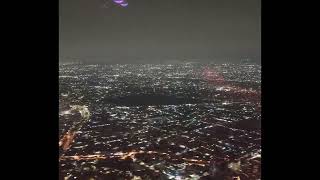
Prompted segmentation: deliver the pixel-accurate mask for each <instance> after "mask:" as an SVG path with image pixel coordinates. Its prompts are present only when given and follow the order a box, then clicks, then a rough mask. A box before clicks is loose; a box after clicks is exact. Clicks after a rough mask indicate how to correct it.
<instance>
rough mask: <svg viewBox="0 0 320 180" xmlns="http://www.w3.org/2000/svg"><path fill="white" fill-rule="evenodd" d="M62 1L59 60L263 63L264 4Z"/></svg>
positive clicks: (256, 0) (233, 0)
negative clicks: (249, 60)
mask: <svg viewBox="0 0 320 180" xmlns="http://www.w3.org/2000/svg"><path fill="white" fill-rule="evenodd" d="M106 2H107V1H106V0H67V1H66V0H59V18H60V20H59V54H60V59H59V61H61V62H63V61H70V59H78V60H82V61H86V62H102V63H115V62H116V63H163V62H167V61H169V62H170V61H173V62H175V61H187V60H190V61H197V62H212V61H217V62H224V61H226V59H228V60H227V61H230V62H239V61H240V59H243V58H250V59H252V60H253V61H255V62H257V63H260V56H261V50H260V49H261V45H260V43H261V38H260V36H261V30H260V18H261V17H260V13H261V9H260V6H261V2H260V0H240V1H239V0H201V1H197V0H127V2H128V6H126V7H121V6H116V5H114V4H107V6H106Z"/></svg>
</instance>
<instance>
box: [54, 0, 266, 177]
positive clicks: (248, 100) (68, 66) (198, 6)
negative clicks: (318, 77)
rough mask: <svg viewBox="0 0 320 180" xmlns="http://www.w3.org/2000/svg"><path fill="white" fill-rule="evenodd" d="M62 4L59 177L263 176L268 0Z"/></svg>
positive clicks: (115, 0)
mask: <svg viewBox="0 0 320 180" xmlns="http://www.w3.org/2000/svg"><path fill="white" fill-rule="evenodd" d="M59 4H60V5H59V10H60V11H59V15H60V29H59V43H60V44H59V54H60V59H59V179H61V180H74V179H79V180H198V179H199V180H240V179H241V180H260V179H261V63H260V24H259V23H260V1H256V0H243V1H241V2H240V1H236V0H210V1H209V0H204V1H201V2H200V1H195V0H103V1H102V0H93V1H88V0H69V1H65V0H60V1H59Z"/></svg>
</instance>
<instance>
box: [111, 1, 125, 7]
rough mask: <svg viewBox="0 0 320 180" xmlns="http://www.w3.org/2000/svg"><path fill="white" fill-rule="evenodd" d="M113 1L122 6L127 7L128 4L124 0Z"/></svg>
mask: <svg viewBox="0 0 320 180" xmlns="http://www.w3.org/2000/svg"><path fill="white" fill-rule="evenodd" d="M113 2H114V3H116V4H118V5H120V6H122V7H127V6H128V2H127V1H126V0H113Z"/></svg>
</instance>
